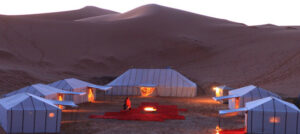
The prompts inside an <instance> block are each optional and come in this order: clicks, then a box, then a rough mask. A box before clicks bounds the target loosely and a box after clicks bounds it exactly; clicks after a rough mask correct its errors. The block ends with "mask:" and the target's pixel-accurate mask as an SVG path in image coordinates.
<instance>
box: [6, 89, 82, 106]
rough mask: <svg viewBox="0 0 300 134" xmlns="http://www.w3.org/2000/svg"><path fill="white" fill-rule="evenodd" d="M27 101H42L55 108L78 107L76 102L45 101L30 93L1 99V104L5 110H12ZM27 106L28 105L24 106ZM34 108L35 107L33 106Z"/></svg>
mask: <svg viewBox="0 0 300 134" xmlns="http://www.w3.org/2000/svg"><path fill="white" fill-rule="evenodd" d="M27 99H31V100H32V101H41V102H44V103H46V104H47V105H49V106H52V107H54V108H58V107H57V106H56V105H58V104H59V105H66V106H73V107H75V106H77V105H76V104H74V102H71V101H54V100H48V99H44V98H41V97H38V96H36V95H33V94H30V93H18V94H15V95H12V96H9V97H6V98H2V99H0V104H1V105H2V106H3V107H4V108H5V109H11V108H13V107H15V106H17V105H18V104H20V103H22V102H24V101H26V100H27ZM24 106H27V105H24ZM32 107H33V106H32Z"/></svg>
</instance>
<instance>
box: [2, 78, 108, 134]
mask: <svg viewBox="0 0 300 134" xmlns="http://www.w3.org/2000/svg"><path fill="white" fill-rule="evenodd" d="M97 89H98V90H100V91H104V92H106V91H107V90H109V89H111V87H110V86H100V85H95V84H92V83H88V82H85V81H82V80H78V79H75V78H69V79H64V80H60V81H56V82H53V83H50V84H48V85H46V84H41V83H38V84H33V85H30V86H26V87H24V88H21V89H18V90H16V91H13V92H10V93H8V94H5V95H3V98H2V99H0V115H1V117H0V123H1V126H2V128H3V129H4V131H5V132H6V133H59V132H60V121H61V112H62V111H61V110H62V108H63V107H64V106H72V107H76V106H77V105H76V104H80V103H84V102H92V101H94V100H95V99H96V90H97Z"/></svg>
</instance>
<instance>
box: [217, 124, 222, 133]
mask: <svg viewBox="0 0 300 134" xmlns="http://www.w3.org/2000/svg"><path fill="white" fill-rule="evenodd" d="M221 131H222V129H221V128H220V127H219V126H216V134H220V132H221Z"/></svg>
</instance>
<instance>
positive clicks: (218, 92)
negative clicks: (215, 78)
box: [213, 87, 222, 97]
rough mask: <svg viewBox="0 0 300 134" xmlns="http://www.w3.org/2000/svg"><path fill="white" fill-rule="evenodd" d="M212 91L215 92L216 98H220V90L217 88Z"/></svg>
mask: <svg viewBox="0 0 300 134" xmlns="http://www.w3.org/2000/svg"><path fill="white" fill-rule="evenodd" d="M213 90H214V91H215V92H216V97H220V96H222V89H221V88H219V87H213Z"/></svg>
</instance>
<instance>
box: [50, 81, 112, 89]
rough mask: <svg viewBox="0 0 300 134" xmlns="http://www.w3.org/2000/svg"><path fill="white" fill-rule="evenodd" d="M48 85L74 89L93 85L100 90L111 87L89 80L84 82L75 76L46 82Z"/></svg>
mask: <svg viewBox="0 0 300 134" xmlns="http://www.w3.org/2000/svg"><path fill="white" fill-rule="evenodd" d="M48 85H50V86H53V87H56V88H60V89H63V90H65V89H76V88H84V87H93V88H97V89H100V90H109V89H111V87H110V86H100V85H96V84H92V83H89V82H85V81H82V80H79V79H76V78H68V79H64V80H59V81H56V82H53V83H50V84H48Z"/></svg>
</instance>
